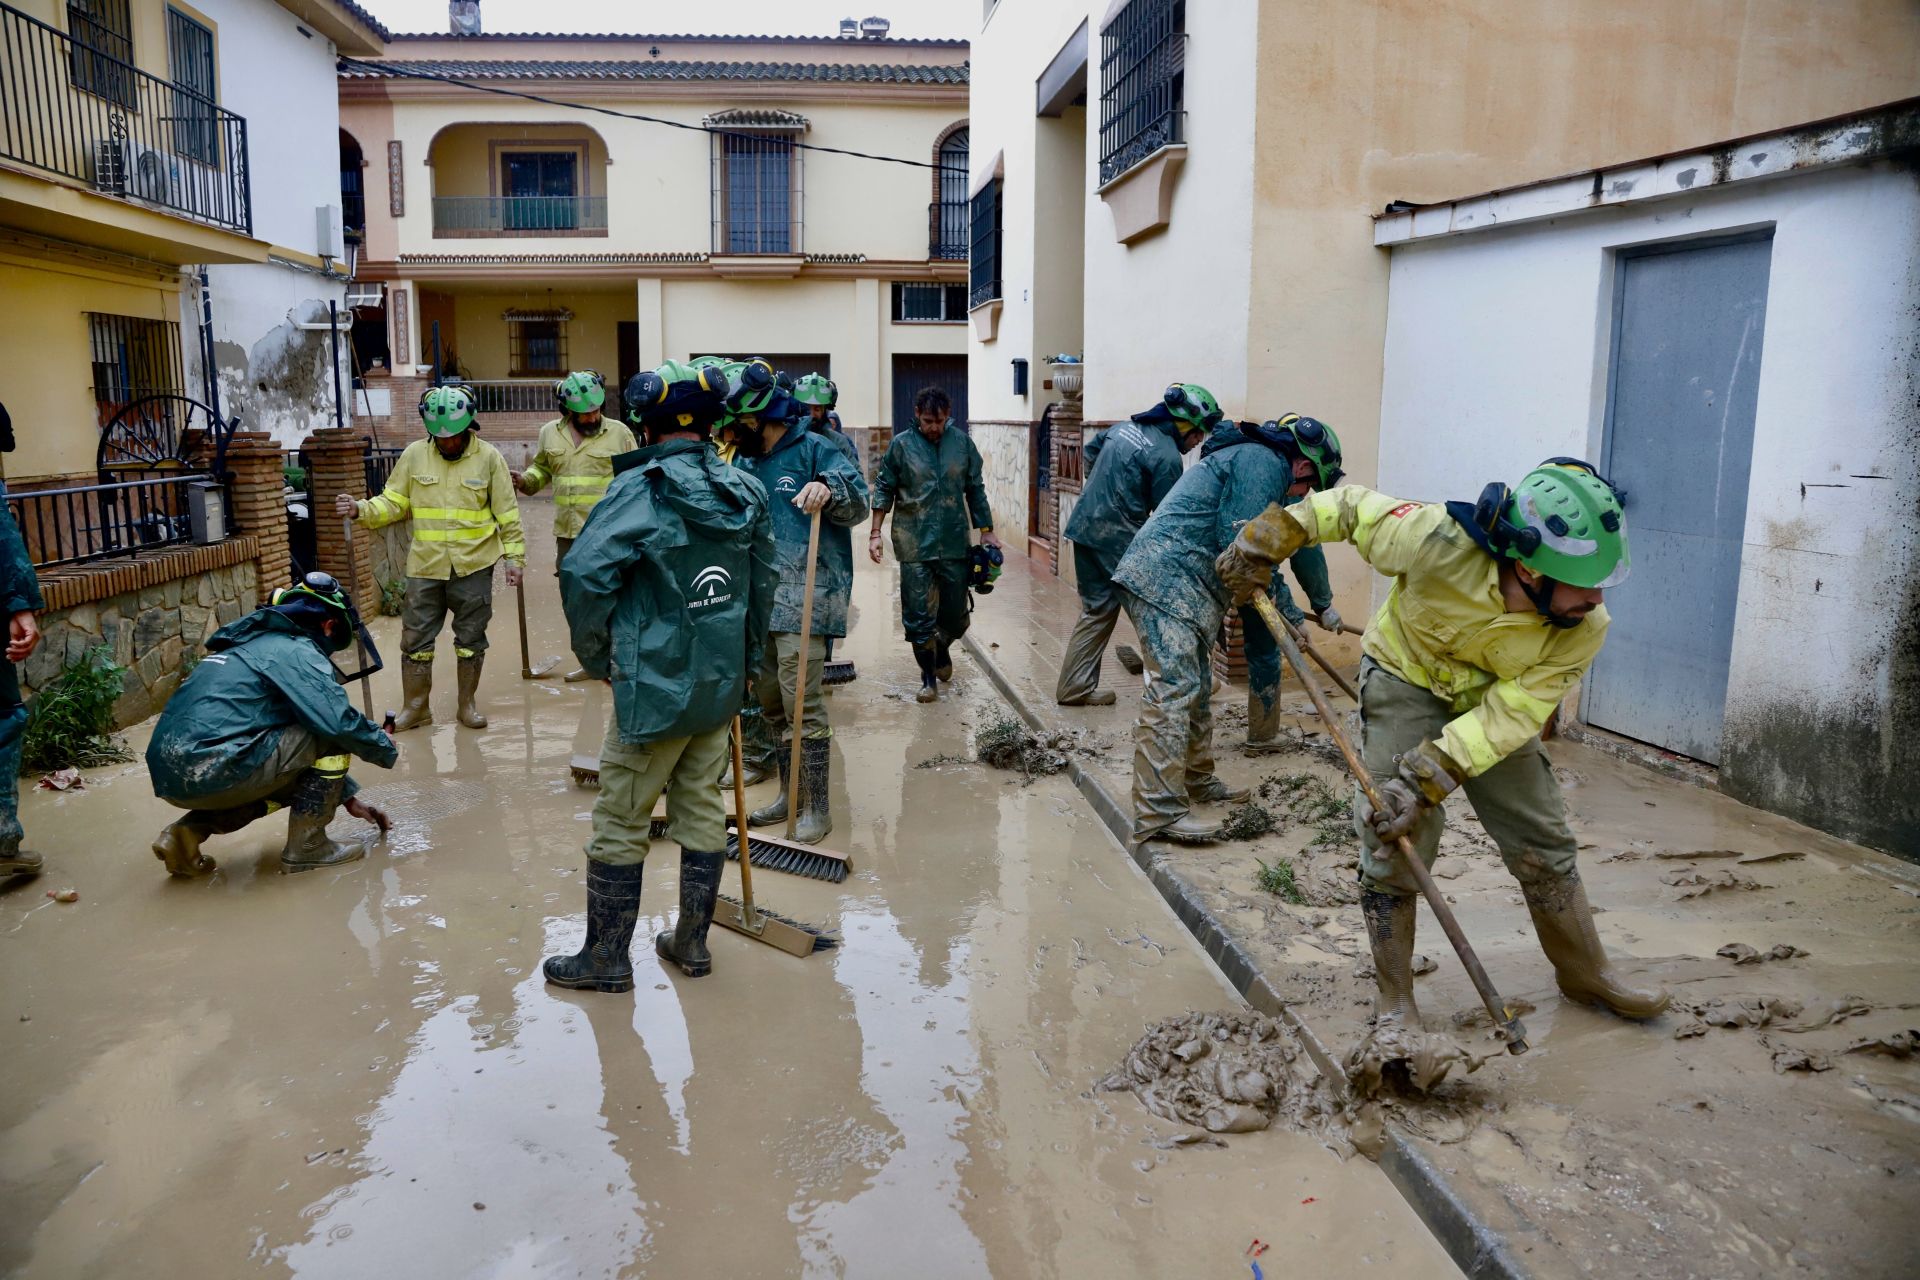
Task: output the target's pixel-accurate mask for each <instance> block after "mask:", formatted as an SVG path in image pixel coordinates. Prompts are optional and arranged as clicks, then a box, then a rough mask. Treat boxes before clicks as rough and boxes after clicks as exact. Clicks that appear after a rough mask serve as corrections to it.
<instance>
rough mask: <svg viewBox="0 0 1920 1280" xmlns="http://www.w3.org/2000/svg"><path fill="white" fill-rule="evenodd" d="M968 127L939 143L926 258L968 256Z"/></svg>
mask: <svg viewBox="0 0 1920 1280" xmlns="http://www.w3.org/2000/svg"><path fill="white" fill-rule="evenodd" d="M968 132H969V131H968V130H966V129H955V130H954V131H953V132H952V133H950V134H948V135H947V136H946V137H945V138H944V139H943V140H942V141H941V143H940V151H939V154H938V156H937V157H936V159H937V160H938V162H939V165H940V177H939V182H938V184H937V186H936V190H937V191H938V192H939V199H937V200H935V201H934V204H933V217H932V218H931V219H929V221H930V222H931V223H932V226H931V228H930V230H931V232H932V236H931V245H930V247H929V249H928V252H927V256H928V257H929V258H938V259H942V260H945V261H952V262H961V261H965V260H966V256H967V221H968V210H967V154H968V153H967V148H968V145H969V144H968Z"/></svg>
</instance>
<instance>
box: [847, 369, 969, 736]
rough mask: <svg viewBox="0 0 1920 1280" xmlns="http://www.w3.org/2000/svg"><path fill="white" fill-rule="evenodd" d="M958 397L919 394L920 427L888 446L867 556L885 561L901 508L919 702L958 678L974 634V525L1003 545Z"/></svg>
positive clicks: (903, 593)
mask: <svg viewBox="0 0 1920 1280" xmlns="http://www.w3.org/2000/svg"><path fill="white" fill-rule="evenodd" d="M952 412H953V402H952V401H951V400H949V399H948V398H947V393H946V392H944V391H942V390H941V389H940V388H938V387H922V388H921V389H920V390H919V391H918V392H917V393H916V394H915V395H914V397H913V418H914V429H913V430H911V431H903V432H901V433H900V434H899V435H896V436H895V437H894V438H893V443H892V444H890V445H888V446H887V456H886V457H885V458H883V459H881V461H880V466H879V467H878V468H877V469H876V470H875V473H874V477H873V528H872V531H871V532H870V533H868V535H867V554H868V555H869V556H871V557H872V558H873V562H874V563H875V564H879V563H880V561H881V550H880V534H881V530H882V528H883V527H884V526H885V524H886V522H887V513H888V512H889V511H892V512H894V521H893V554H894V558H895V559H897V560H899V561H900V620H901V622H902V623H903V624H904V625H905V628H906V632H907V643H908V644H910V645H912V646H913V659H914V661H915V662H916V663H918V664H919V666H920V692H919V693H918V694H916V695H915V699H916V700H917V701H919V702H932V701H934V700H935V699H936V698H938V697H939V696H940V689H939V686H938V684H936V683H935V680H936V677H937V678H938V679H940V680H951V679H953V655H952V653H951V652H950V650H951V648H952V645H953V642H954V641H955V640H958V639H959V638H960V637H961V636H963V635H965V634H966V633H967V621H968V619H967V612H968V608H969V603H968V597H967V569H968V563H967V556H968V553H969V551H970V544H971V539H970V538H969V536H968V530H969V529H978V530H979V531H980V541H981V542H982V543H984V544H985V545H987V546H989V547H998V546H999V545H1000V539H998V538H997V537H995V536H994V533H993V509H992V508H991V507H990V506H988V505H987V486H986V483H985V481H984V480H982V478H981V463H980V450H979V449H977V448H975V447H974V443H973V441H972V440H970V439H969V438H968V437H967V433H966V432H965V431H958V430H955V431H950V430H948V429H947V418H948V417H949V415H951V414H952Z"/></svg>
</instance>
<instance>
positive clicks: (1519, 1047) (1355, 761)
mask: <svg viewBox="0 0 1920 1280" xmlns="http://www.w3.org/2000/svg"><path fill="white" fill-rule="evenodd" d="M1253 607H1254V609H1255V610H1257V611H1258V612H1259V614H1260V618H1261V620H1262V621H1263V622H1265V623H1266V624H1267V630H1269V631H1271V632H1273V639H1274V643H1276V644H1278V645H1279V646H1280V652H1282V653H1284V654H1286V655H1287V661H1288V662H1291V663H1292V664H1293V672H1294V674H1295V675H1297V676H1299V677H1300V683H1301V684H1303V685H1305V686H1306V690H1307V696H1308V697H1309V698H1311V699H1313V709H1314V710H1315V711H1317V712H1319V713H1320V719H1321V722H1322V723H1324V724H1325V725H1326V727H1327V734H1328V736H1329V737H1331V738H1332V739H1333V745H1334V746H1336V747H1338V748H1340V754H1341V755H1342V756H1344V757H1345V758H1346V762H1347V768H1348V769H1349V770H1351V771H1352V773H1353V776H1354V780H1355V781H1357V782H1358V783H1359V784H1360V790H1361V791H1362V792H1364V793H1365V794H1366V797H1367V803H1368V804H1370V805H1372V806H1373V808H1374V811H1375V812H1376V813H1377V812H1379V811H1380V810H1382V809H1384V808H1386V806H1385V805H1383V804H1381V803H1380V792H1379V791H1378V790H1377V789H1376V788H1375V787H1374V785H1373V775H1372V774H1371V773H1369V772H1368V771H1367V766H1366V764H1365V762H1363V761H1362V760H1361V759H1360V757H1359V756H1358V755H1356V754H1355V753H1354V750H1353V744H1352V743H1350V742H1348V741H1347V735H1346V733H1345V732H1344V731H1342V730H1341V728H1340V722H1339V721H1338V720H1336V719H1335V718H1334V715H1333V708H1332V707H1330V706H1328V705H1327V695H1326V694H1324V693H1322V692H1321V691H1320V686H1319V684H1318V683H1316V682H1315V681H1314V678H1313V677H1312V676H1310V675H1308V674H1307V661H1306V659H1305V658H1304V657H1302V656H1301V654H1300V646H1299V645H1297V644H1295V643H1294V642H1293V637H1292V636H1291V635H1289V634H1288V632H1289V631H1291V630H1292V628H1291V627H1289V626H1287V622H1286V619H1284V618H1282V617H1281V616H1280V610H1278V609H1277V608H1275V607H1274V604H1273V601H1272V600H1271V599H1270V598H1269V597H1268V596H1267V594H1266V593H1265V592H1264V591H1263V592H1258V593H1256V594H1255V595H1254V597H1253ZM1395 850H1396V852H1398V853H1399V855H1400V858H1401V861H1403V862H1405V863H1406V865H1407V870H1408V871H1410V872H1412V873H1413V878H1414V880H1415V881H1416V882H1417V883H1418V884H1419V886H1420V894H1421V896H1422V897H1424V898H1425V899H1426V900H1427V905H1428V906H1429V907H1432V908H1433V914H1434V918H1435V919H1437V920H1438V921H1439V922H1440V928H1441V930H1442V931H1444V932H1445V933H1446V935H1447V941H1448V942H1451V943H1452V944H1453V950H1454V954H1456V955H1458V956H1459V957H1460V963H1461V965H1462V966H1463V967H1464V968H1465V969H1466V971H1467V977H1469V978H1471V979H1472V980H1473V989H1474V990H1475V991H1477V992H1478V993H1479V994H1480V1002H1481V1003H1482V1004H1484V1005H1485V1006H1486V1008H1487V1013H1488V1014H1489V1015H1490V1016H1491V1017H1492V1018H1493V1025H1494V1027H1495V1029H1496V1034H1498V1035H1499V1037H1500V1038H1501V1040H1503V1041H1504V1042H1505V1043H1506V1046H1507V1052H1508V1053H1511V1054H1516V1055H1518V1054H1522V1053H1525V1052H1526V1051H1527V1047H1528V1046H1527V1029H1526V1027H1524V1026H1522V1025H1521V1022H1520V1015H1519V1014H1517V1013H1515V1012H1514V1011H1513V1008H1512V1007H1511V1006H1510V1005H1508V1004H1507V1002H1506V1001H1505V1000H1502V999H1501V998H1500V993H1499V992H1498V991H1497V990H1495V989H1494V985H1493V979H1492V978H1490V977H1488V976H1487V971H1486V969H1485V968H1484V967H1482V966H1481V964H1480V957H1479V956H1477V955H1475V954H1474V951H1473V944H1472V943H1470V942H1468V941H1467V935H1466V934H1465V933H1464V932H1462V931H1461V928H1460V922H1459V921H1458V920H1455V919H1454V918H1453V909H1452V908H1451V907H1449V906H1448V905H1447V900H1446V898H1445V897H1444V896H1443V895H1442V894H1441V892H1440V888H1439V886H1438V885H1436V884H1435V883H1434V882H1433V873H1432V872H1431V871H1428V870H1427V864H1426V863H1425V862H1423V861H1421V858H1420V855H1419V853H1418V852H1417V851H1415V849H1414V847H1413V841H1411V840H1409V839H1407V837H1405V836H1401V837H1400V838H1399V839H1398V840H1397V841H1396V842H1395Z"/></svg>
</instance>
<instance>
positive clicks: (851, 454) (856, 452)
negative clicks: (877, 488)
mask: <svg viewBox="0 0 1920 1280" xmlns="http://www.w3.org/2000/svg"><path fill="white" fill-rule="evenodd" d="M807 430H808V431H811V432H812V433H813V434H814V435H816V436H819V437H820V438H821V439H823V440H826V441H828V442H829V443H831V444H832V445H833V447H834V448H836V449H838V450H839V451H840V452H841V453H843V454H845V455H846V457H847V461H848V462H851V463H852V464H853V469H854V470H855V471H858V470H860V447H859V446H858V445H856V444H854V442H853V437H852V436H850V435H848V434H847V433H846V432H845V431H843V430H841V429H840V428H839V427H836V426H834V425H833V423H832V422H830V421H829V422H809V423H807ZM860 478H861V480H863V481H864V480H865V479H866V476H865V475H862V476H861V477H860Z"/></svg>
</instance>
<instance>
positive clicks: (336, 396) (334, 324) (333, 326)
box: [327, 298, 347, 430]
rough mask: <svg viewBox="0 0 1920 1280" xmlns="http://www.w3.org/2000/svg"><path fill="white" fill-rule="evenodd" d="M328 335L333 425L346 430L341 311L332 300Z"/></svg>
mask: <svg viewBox="0 0 1920 1280" xmlns="http://www.w3.org/2000/svg"><path fill="white" fill-rule="evenodd" d="M327 335H328V336H329V337H330V338H331V339H332V340H333V341H332V346H333V425H334V429H335V430H345V429H346V425H347V420H346V417H345V413H344V411H343V410H342V408H341V406H340V309H339V307H338V306H337V305H336V304H335V303H334V300H333V299H332V298H328V299H327Z"/></svg>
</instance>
